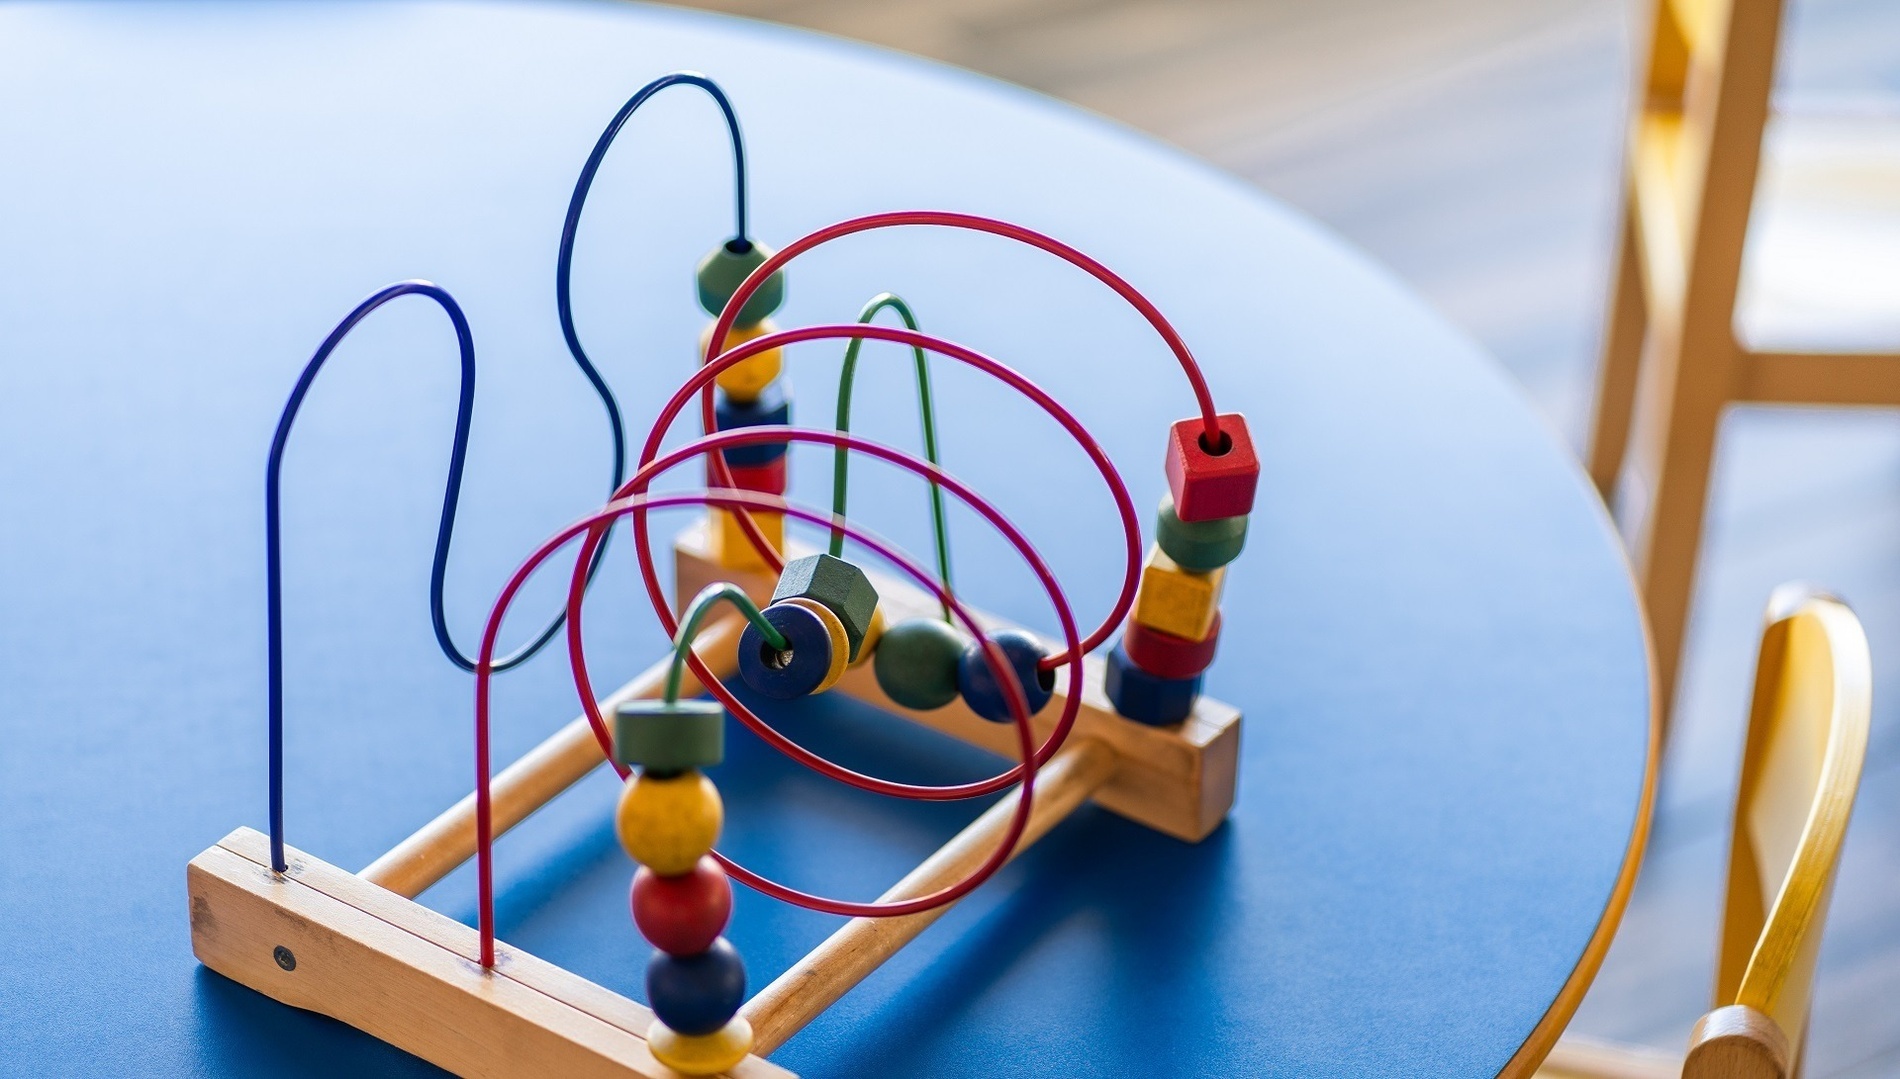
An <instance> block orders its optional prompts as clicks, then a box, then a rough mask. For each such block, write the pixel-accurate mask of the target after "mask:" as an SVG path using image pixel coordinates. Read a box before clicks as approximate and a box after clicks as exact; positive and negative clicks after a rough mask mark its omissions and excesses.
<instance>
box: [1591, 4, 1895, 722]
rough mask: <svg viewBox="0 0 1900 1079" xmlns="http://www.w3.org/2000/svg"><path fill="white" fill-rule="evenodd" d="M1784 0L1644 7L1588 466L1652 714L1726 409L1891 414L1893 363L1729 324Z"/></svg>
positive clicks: (1669, 681)
mask: <svg viewBox="0 0 1900 1079" xmlns="http://www.w3.org/2000/svg"><path fill="white" fill-rule="evenodd" d="M1782 6H1783V5H1782V0H1653V2H1652V5H1651V7H1652V11H1651V19H1650V31H1651V32H1650V40H1649V44H1648V50H1647V56H1646V59H1644V60H1643V62H1642V63H1640V64H1639V65H1638V67H1637V71H1638V80H1639V81H1638V85H1637V90H1636V93H1635V102H1634V109H1633V118H1632V122H1631V130H1630V139H1629V144H1628V149H1627V161H1626V165H1627V167H1626V169H1625V185H1624V196H1623V207H1622V211H1621V219H1622V220H1621V228H1620V236H1619V242H1618V252H1617V256H1616V267H1617V268H1616V275H1615V280H1614V282H1613V285H1612V294H1611V301H1610V306H1609V315H1608V324H1607V326H1606V328H1605V335H1604V348H1603V360H1602V365H1601V368H1600V370H1599V381H1598V388H1597V402H1596V413H1595V416H1594V418H1593V421H1592V427H1591V433H1590V445H1589V450H1588V455H1587V465H1588V468H1589V471H1590V475H1591V478H1592V479H1593V480H1594V481H1595V482H1596V485H1597V488H1598V490H1599V491H1600V492H1602V494H1603V497H1604V499H1605V501H1606V502H1608V503H1610V505H1611V506H1612V507H1613V509H1614V510H1615V512H1616V516H1617V520H1618V523H1619V526H1620V527H1621V528H1622V530H1623V532H1624V536H1625V539H1626V540H1627V541H1628V543H1629V546H1630V553H1631V558H1632V561H1633V563H1634V565H1635V569H1636V573H1637V577H1638V582H1639V584H1640V587H1641V589H1642V592H1643V598H1644V601H1645V605H1646V606H1647V608H1648V612H1649V617H1650V625H1651V628H1652V631H1653V633H1654V640H1655V649H1656V660H1657V676H1658V685H1659V687H1660V689H1661V692H1662V702H1663V708H1664V715H1665V718H1666V717H1667V715H1668V710H1669V706H1670V704H1671V703H1672V701H1673V696H1674V693H1675V688H1676V681H1677V672H1678V669H1679V662H1680V658H1681V653H1682V642H1683V634H1684V630H1685V628H1686V624H1687V619H1688V613H1689V602H1690V596H1691V591H1692V586H1693V584H1694V580H1695V572H1696V561H1697V556H1698V554H1699V549H1700V546H1701V537H1702V526H1703V511H1704V506H1705V503H1706V501H1707V494H1708V486H1709V473H1710V466H1711V463H1712V461H1713V458H1714V453H1715V445H1716V435H1717V432H1718V429H1719V426H1720V422H1721V418H1722V414H1723V412H1724V410H1725V409H1726V407H1727V406H1728V405H1730V404H1731V403H1752V404H1781V405H1888V406H1892V405H1900V354H1886V353H1881V354H1876V353H1871V352H1855V353H1838V352H1819V351H1795V352H1790V351H1764V350H1760V349H1757V348H1754V347H1751V345H1750V344H1749V343H1747V342H1744V341H1743V340H1742V339H1741V334H1740V333H1739V332H1738V331H1737V329H1736V315H1737V310H1736V296H1737V290H1738V286H1739V285H1741V284H1742V283H1743V251H1744V244H1745V240H1746V239H1747V236H1748V232H1749V218H1750V211H1751V209H1752V208H1753V206H1754V205H1755V201H1756V179H1757V169H1758V166H1760V165H1761V163H1762V155H1763V129H1764V126H1765V125H1766V124H1767V123H1768V120H1769V111H1770V110H1769V94H1770V90H1771V88H1772V86H1773V82H1774V77H1773V76H1774V67H1775V53H1776V42H1777V38H1778V36H1779V32H1780V27H1781V22H1782ZM1778 123H1779V122H1778ZM1785 130H1794V129H1785ZM1776 164H1777V163H1776V162H1775V161H1774V160H1773V159H1771V160H1770V162H1769V165H1770V167H1771V168H1772V167H1774V166H1775V165H1776ZM1881 174H1882V175H1884V170H1881ZM1771 175H1781V173H1779V172H1774V173H1771ZM1894 182H1895V183H1896V184H1900V175H1896V176H1895V177H1894ZM1882 205H1885V204H1884V203H1883V204H1882ZM1775 257H1776V254H1775V253H1774V252H1771V251H1759V252H1756V254H1755V255H1754V256H1751V260H1750V262H1751V267H1755V268H1759V267H1760V265H1761V264H1762V263H1764V262H1773V261H1774V259H1775ZM1750 277H1751V280H1752V279H1753V278H1754V269H1751V275H1750ZM1881 317H1883V318H1884V317H1885V313H1884V312H1883V313H1882V315H1881ZM1746 323H1747V320H1744V324H1745V325H1746ZM1887 328H1890V327H1887ZM1805 329H1807V327H1804V330H1805ZM1808 339H1809V340H1813V338H1812V337H1810V338H1808Z"/></svg>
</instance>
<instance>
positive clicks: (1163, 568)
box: [1132, 547, 1227, 641]
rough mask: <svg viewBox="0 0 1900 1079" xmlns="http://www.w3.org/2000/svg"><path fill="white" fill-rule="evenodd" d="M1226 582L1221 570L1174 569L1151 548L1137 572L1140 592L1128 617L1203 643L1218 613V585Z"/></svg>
mask: <svg viewBox="0 0 1900 1079" xmlns="http://www.w3.org/2000/svg"><path fill="white" fill-rule="evenodd" d="M1226 579H1227V569H1226V567H1224V566H1223V567H1222V568H1220V569H1216V570H1210V571H1208V572H1206V573H1194V572H1192V571H1189V570H1184V569H1182V568H1181V567H1180V566H1177V565H1175V564H1174V560H1173V559H1172V558H1169V557H1168V556H1167V554H1166V553H1164V552H1163V551H1162V550H1161V548H1159V547H1151V548H1149V550H1148V561H1147V564H1146V565H1144V566H1142V568H1141V590H1140V591H1138V592H1136V593H1135V610H1134V614H1133V615H1132V617H1133V618H1134V620H1135V621H1137V622H1140V623H1141V624H1142V625H1144V626H1147V627H1148V628H1149V629H1153V630H1159V631H1161V632H1162V633H1166V634H1168V635H1169V636H1172V637H1181V638H1184V639H1186V640H1190V641H1204V640H1206V639H1207V635H1208V634H1209V633H1211V632H1212V631H1213V628H1214V616H1215V615H1216V614H1218V613H1219V612H1220V592H1221V585H1222V584H1223V583H1225V581H1226Z"/></svg>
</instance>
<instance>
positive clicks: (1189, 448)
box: [1167, 412, 1260, 521]
mask: <svg viewBox="0 0 1900 1079" xmlns="http://www.w3.org/2000/svg"><path fill="white" fill-rule="evenodd" d="M1216 418H1217V419H1218V421H1219V423H1220V431H1221V437H1222V441H1223V442H1224V443H1225V444H1224V445H1223V446H1211V447H1210V446H1206V445H1203V443H1202V435H1203V434H1204V428H1203V425H1202V423H1201V418H1200V417H1199V416H1194V417H1191V418H1189V419H1185V420H1180V421H1178V422H1176V423H1175V425H1174V426H1173V427H1170V428H1168V464H1167V468H1168V490H1169V491H1171V492H1172V493H1173V495H1174V512H1175V515H1176V516H1178V517H1180V518H1181V519H1182V520H1183V521H1212V520H1215V519H1216V518H1220V517H1239V516H1241V515H1243V514H1245V513H1248V512H1250V511H1251V510H1252V509H1253V491H1254V486H1255V484H1257V483H1258V482H1259V481H1260V458H1258V457H1256V456H1255V455H1254V448H1253V437H1252V436H1251V435H1249V434H1248V433H1247V418H1246V417H1245V416H1242V415H1241V414H1240V413H1238V412H1225V413H1222V414H1221V415H1220V416H1218V417H1216Z"/></svg>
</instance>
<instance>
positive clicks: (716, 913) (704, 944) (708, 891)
mask: <svg viewBox="0 0 1900 1079" xmlns="http://www.w3.org/2000/svg"><path fill="white" fill-rule="evenodd" d="M630 902H631V903H632V906H633V924H634V925H636V926H638V927H639V928H640V935H641V936H643V937H645V938H647V940H649V941H651V942H652V944H653V946H654V947H655V948H658V949H659V950H661V951H663V952H665V953H666V954H668V955H698V954H699V953H701V952H703V951H705V950H706V949H708V948H710V947H712V943H713V941H715V940H718V939H719V934H721V933H723V932H725V929H726V921H727V920H728V919H729V918H731V917H732V882H731V881H729V880H727V879H726V871H725V870H723V869H721V868H719V863H718V862H716V861H713V859H712V858H711V857H702V858H701V859H700V860H699V863H698V864H697V865H695V866H693V868H692V869H690V870H688V871H687V872H686V873H684V874H682V875H680V876H677V877H662V876H660V875H659V874H658V873H655V872H654V871H653V870H651V869H648V868H647V867H645V866H641V867H640V870H639V872H637V873H635V874H634V875H633V894H632V896H631V897H630Z"/></svg>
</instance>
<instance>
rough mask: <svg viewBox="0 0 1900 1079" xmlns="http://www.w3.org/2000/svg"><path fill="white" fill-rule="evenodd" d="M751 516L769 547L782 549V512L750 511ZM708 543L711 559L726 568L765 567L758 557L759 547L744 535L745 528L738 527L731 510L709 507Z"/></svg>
mask: <svg viewBox="0 0 1900 1079" xmlns="http://www.w3.org/2000/svg"><path fill="white" fill-rule="evenodd" d="M752 519H753V520H754V521H756V522H758V526H759V531H761V532H763V533H765V538H766V539H768V540H770V541H771V543H772V547H773V548H774V549H775V550H778V551H784V550H785V515H784V514H782V513H765V512H763V511H760V510H754V511H753V512H752ZM711 540H712V543H711V546H712V557H713V561H715V562H717V563H719V564H720V565H722V566H724V567H726V568H727V569H764V568H765V559H764V558H762V557H760V555H759V549H758V548H757V547H754V546H752V541H751V540H748V539H746V537H745V529H743V528H741V527H739V516H738V514H736V513H733V512H732V511H731V510H723V509H714V510H713V511H712V531H711Z"/></svg>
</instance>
